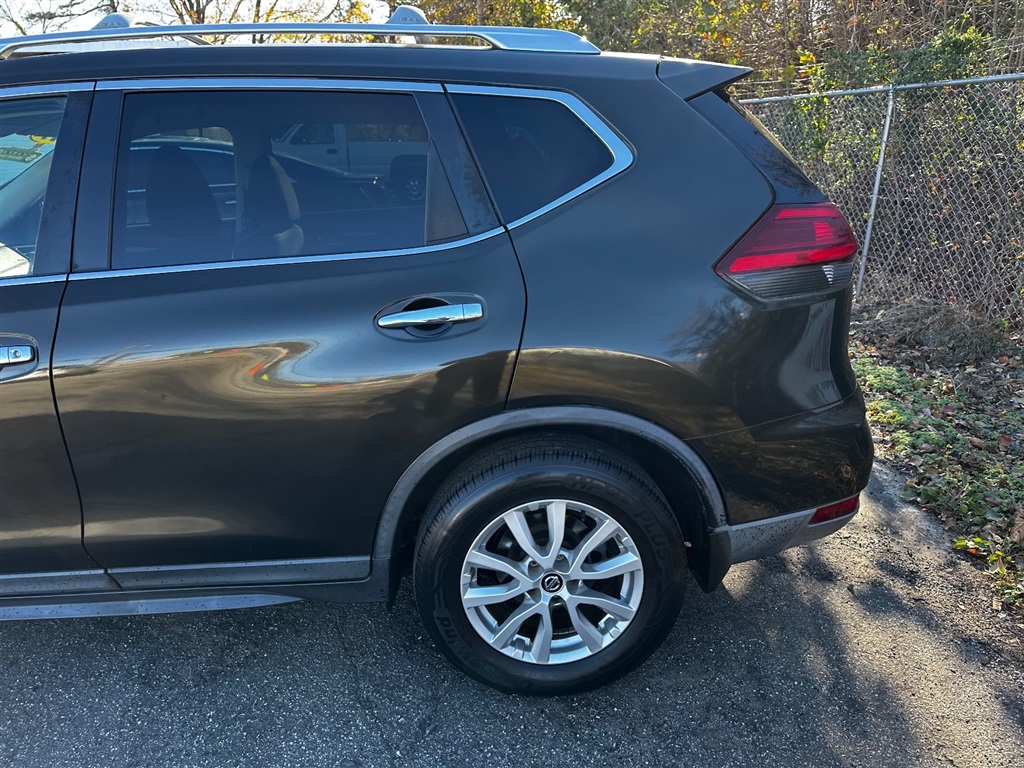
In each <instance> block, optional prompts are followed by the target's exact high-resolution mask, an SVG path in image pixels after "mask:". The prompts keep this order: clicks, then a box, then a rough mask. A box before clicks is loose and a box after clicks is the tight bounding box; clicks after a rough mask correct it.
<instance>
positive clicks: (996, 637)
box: [0, 467, 1024, 768]
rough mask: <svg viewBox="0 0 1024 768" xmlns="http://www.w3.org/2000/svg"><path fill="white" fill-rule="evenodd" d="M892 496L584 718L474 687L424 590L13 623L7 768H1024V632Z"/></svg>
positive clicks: (741, 593) (673, 644) (691, 610)
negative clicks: (451, 657)
mask: <svg viewBox="0 0 1024 768" xmlns="http://www.w3.org/2000/svg"><path fill="white" fill-rule="evenodd" d="M898 487H899V481H898V479H897V478H896V477H894V476H893V475H892V473H891V472H889V471H887V470H886V469H885V468H884V467H881V468H878V469H877V471H876V474H875V477H874V479H873V481H872V484H871V486H870V488H869V492H868V493H867V494H866V496H865V502H864V504H863V505H862V511H861V514H860V515H858V517H857V519H856V520H855V522H854V523H852V524H851V525H849V526H847V528H846V529H844V530H843V531H841V532H840V533H838V534H837V535H835V536H832V537H831V538H830V539H827V540H825V541H823V542H819V543H817V544H815V545H812V546H809V547H804V548H802V549H798V550H791V551H789V552H786V553H784V554H783V555H780V556H777V557H774V558H771V559H769V560H766V561H761V562H758V563H749V564H745V565H742V566H738V567H736V568H734V569H733V571H732V572H731V573H730V574H729V577H728V578H727V579H726V583H725V585H724V587H723V588H721V589H719V590H718V591H717V592H715V593H714V594H711V595H705V594H702V593H701V592H700V591H699V590H698V589H697V588H696V587H692V588H691V591H690V593H689V595H688V598H687V604H686V606H685V607H684V609H683V614H682V616H681V617H680V620H679V623H678V624H677V625H676V629H675V631H674V632H673V634H672V635H671V636H670V638H669V640H668V642H667V643H666V644H665V646H664V647H663V648H662V649H661V650H660V651H659V652H658V653H657V654H656V655H655V656H654V657H653V658H652V659H651V660H650V661H648V662H647V664H646V665H644V666H643V667H642V668H641V669H640V670H638V671H637V672H635V673H633V674H632V675H631V676H629V677H628V678H627V679H625V680H623V681H620V682H618V683H615V684H613V685H611V686H608V687H606V688H604V689H602V690H599V691H596V692H593V693H590V694H587V695H582V696H576V697H571V698H560V699H546V700H540V699H523V698H515V697H510V696H506V695H504V694H500V693H496V692H494V691H491V690H489V689H486V688H483V687H481V686H479V685H477V684H476V683H474V682H472V681H470V680H468V679H466V678H464V677H462V676H461V675H459V674H458V673H457V672H455V671H454V670H453V669H452V668H450V667H449V666H448V665H447V664H446V662H445V661H444V660H443V659H442V658H441V657H440V655H439V654H437V653H436V652H435V651H434V650H433V648H432V647H431V645H430V642H429V640H428V639H427V637H426V636H425V634H424V632H423V631H422V630H421V629H420V624H419V620H418V617H417V616H416V613H415V609H414V606H413V602H412V597H411V594H410V592H409V590H408V588H406V589H403V591H402V593H401V595H400V598H399V601H398V604H397V605H396V606H395V608H394V609H393V610H391V611H388V610H387V609H385V608H384V607H383V606H376V605H369V606H331V605H317V604H310V603H296V604H292V605H285V606H278V607H273V608H262V609H255V610H249V611H226V612H220V613H208V614H186V615H177V616H151V617H124V618H113V619H74V620H65V621H31V622H10V623H5V624H0V664H2V674H0V765H2V766H18V767H19V768H20V767H21V766H45V767H46V768H57V767H58V766H74V767H75V768H86V767H91V766H104V767H105V766H111V767H115V766H116V767H118V768H120V767H122V766H129V767H134V766H259V767H260V768H264V767H266V768H269V767H272V766H302V768H311V767H313V766H331V767H332V768H339V767H341V766H404V765H418V766H461V765H466V766H478V765H481V764H484V763H485V762H487V763H495V764H501V765H510V766H535V765H536V766H540V765H554V766H563V765H565V766H569V765H572V766H588V765H602V766H604V765H607V764H608V763H609V762H613V763H619V764H624V765H630V766H633V765H671V766H725V765H743V766H754V765H758V766H759V765H781V766H787V767H788V766H866V767H867V766H870V768H876V767H878V766H889V765H892V766H933V765H939V766H950V765H953V766H962V767H963V766H986V767H988V766H1014V767H1015V768H1019V766H1021V765H1022V762H1024V758H1022V755H1024V627H1022V626H1021V625H1022V623H1024V617H1021V616H1020V615H1017V616H1009V615H1007V614H1004V613H996V612H994V611H993V610H992V609H991V607H990V598H989V595H988V592H987V590H986V587H985V585H984V583H983V582H982V580H981V577H980V576H979V575H978V574H977V573H976V572H975V571H974V570H973V569H972V568H971V567H970V565H969V564H967V563H965V562H963V561H961V560H959V559H958V558H956V557H953V556H952V555H951V554H950V553H949V551H948V548H947V545H946V543H945V539H944V536H945V534H944V533H943V532H942V531H941V530H940V529H938V528H937V527H936V526H935V524H934V523H933V522H932V521H931V520H930V519H929V518H928V517H927V516H926V515H925V514H924V513H922V512H920V511H918V510H915V509H912V508H906V507H904V506H903V505H902V504H901V503H900V502H899V501H898V494H897V493H896V489H897V488H898Z"/></svg>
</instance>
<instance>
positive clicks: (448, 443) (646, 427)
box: [373, 406, 729, 596]
mask: <svg viewBox="0 0 1024 768" xmlns="http://www.w3.org/2000/svg"><path fill="white" fill-rule="evenodd" d="M559 427H576V428H579V427H584V428H586V427H597V428H603V429H611V430H616V431H619V432H622V433H626V434H628V435H630V436H632V437H639V438H642V439H644V440H647V441H649V442H651V443H654V444H655V445H656V446H658V447H660V448H661V449H663V450H664V451H665V452H666V453H667V454H669V455H671V456H673V457H674V458H675V459H676V460H677V461H678V462H679V464H680V468H681V469H683V470H685V471H687V472H688V473H689V475H690V476H691V478H692V479H693V481H694V482H695V484H696V485H697V486H698V490H699V491H700V493H701V495H702V497H703V499H704V501H705V504H704V510H703V516H704V525H705V530H704V531H702V532H701V533H702V534H703V535H704V536H705V537H707V538H705V539H704V541H703V542H702V548H705V549H706V551H708V554H709V555H710V556H711V558H712V560H714V561H715V562H714V563H708V565H709V566H710V567H708V568H702V569H701V572H697V571H695V572H694V575H695V576H696V578H697V580H698V582H699V583H700V585H701V587H702V588H704V589H706V590H710V589H713V588H714V587H716V586H718V584H719V583H720V582H721V579H722V577H723V576H724V575H725V571H726V570H728V564H729V553H728V552H722V551H720V550H721V543H722V542H718V544H719V546H717V547H714V546H712V547H710V548H709V549H708V544H711V541H709V539H710V538H713V537H712V535H711V534H712V533H713V532H714V531H715V530H716V529H720V528H722V527H723V526H725V525H727V523H728V521H727V518H726V512H725V502H724V500H723V497H722V494H721V491H720V490H719V488H718V484H717V482H716V481H715V479H714V477H713V475H712V474H711V471H710V470H709V469H708V467H707V465H706V464H705V463H704V461H703V460H702V459H701V458H700V456H699V455H698V454H697V452H696V451H694V449H693V448H691V447H690V446H689V445H687V443H686V442H685V441H684V440H682V439H680V438H679V437H677V436H675V435H674V434H672V433H671V432H669V431H668V430H666V429H664V428H663V427H660V426H658V425H657V424H653V423H651V422H650V421H647V420H645V419H641V418H640V417H638V416H633V415H631V414H627V413H623V412H621V411H615V410H611V409H608V408H599V407H594V406H542V407H534V408H522V409H515V410H509V411H504V412H502V413H499V414H496V415H494V416H490V417H487V418H485V419H481V420H480V421H477V422H474V423H472V424H469V425H467V426H465V427H462V428H461V429H458V430H456V431H454V432H452V433H451V434H449V435H447V436H445V437H444V438H442V439H441V440H438V441H437V442H436V443H434V444H433V445H432V446H430V447H429V448H427V450H425V451H424V452H423V453H421V454H420V455H419V456H418V457H417V458H416V460H415V461H413V463H412V464H411V465H410V466H409V467H408V468H407V469H406V470H405V472H404V473H403V474H402V476H401V477H400V478H399V480H398V482H397V483H396V484H395V487H394V488H393V489H392V491H391V494H390V496H389V497H388V500H387V502H386V503H385V505H384V510H383V512H382V514H381V518H380V522H379V523H378V526H377V535H376V537H375V539H374V548H373V564H374V570H377V569H378V568H379V569H381V570H385V571H387V572H388V573H389V574H390V575H389V577H388V581H389V586H390V589H389V592H390V594H391V595H392V596H393V595H394V594H395V592H396V591H397V589H398V581H399V578H398V574H397V564H398V560H399V558H398V548H399V547H401V545H402V541H401V535H402V532H403V529H404V525H405V523H406V522H407V520H408V517H407V516H408V515H409V514H414V512H413V511H411V510H409V509H408V504H409V501H410V498H411V497H412V496H413V494H414V493H415V492H416V490H417V487H418V486H419V484H420V482H422V481H423V480H424V478H426V476H427V475H428V474H429V473H430V471H431V469H433V468H434V467H436V466H437V465H438V464H439V463H441V462H442V461H444V460H445V459H446V458H448V457H451V456H452V455H453V454H455V453H456V452H459V451H462V450H465V449H467V448H469V447H471V446H473V445H474V444H476V443H480V442H482V441H485V440H489V439H493V438H496V437H500V436H502V435H505V434H510V433H513V432H517V431H521V430H524V429H531V428H553V429H557V428H559ZM716 566H717V567H716ZM723 566H724V567H723Z"/></svg>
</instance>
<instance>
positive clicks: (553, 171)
mask: <svg viewBox="0 0 1024 768" xmlns="http://www.w3.org/2000/svg"><path fill="white" fill-rule="evenodd" d="M452 101H453V102H454V104H455V108H456V110H457V111H458V113H459V117H460V118H461V120H462V123H463V125H464V126H465V129H466V133H467V135H468V137H469V142H470V144H471V146H472V147H473V150H474V152H475V153H476V155H477V158H478V159H479V161H480V165H481V167H482V170H483V173H484V176H485V178H486V179H487V181H488V183H489V184H490V187H491V192H492V193H493V195H494V198H495V202H496V203H497V206H498V209H499V211H501V215H502V218H504V220H505V222H506V223H511V222H514V221H516V220H517V219H520V218H522V217H524V216H526V215H528V214H530V213H533V212H534V211H536V210H538V209H540V208H543V207H544V206H545V205H547V204H548V203H551V202H554V201H555V200H557V199H558V198H560V197H562V196H563V195H566V194H568V193H569V192H572V191H573V190H574V189H576V188H578V187H580V186H581V185H583V184H586V183H587V182H588V181H590V180H591V179H593V178H594V177H595V176H597V175H599V174H600V173H602V172H603V171H605V170H607V169H608V168H609V167H610V166H611V164H612V160H613V158H612V154H611V152H610V151H609V150H608V147H607V146H605V144H604V143H603V142H602V141H601V140H600V139H599V138H598V137H597V136H596V135H595V134H594V132H593V131H592V130H590V128H588V127H587V125H586V124H585V123H583V122H582V121H581V120H580V119H579V118H578V117H577V116H576V115H575V113H573V112H572V111H571V110H570V109H568V108H567V107H566V106H565V105H563V104H561V103H560V102H557V101H552V100H550V99H537V98H525V97H519V96H480V95H467V94H454V95H453V96H452Z"/></svg>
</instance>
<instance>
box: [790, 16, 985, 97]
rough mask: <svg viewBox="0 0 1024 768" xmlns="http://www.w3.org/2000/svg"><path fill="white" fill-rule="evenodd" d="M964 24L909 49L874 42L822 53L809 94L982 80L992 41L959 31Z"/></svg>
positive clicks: (975, 31) (812, 72)
mask: <svg viewBox="0 0 1024 768" xmlns="http://www.w3.org/2000/svg"><path fill="white" fill-rule="evenodd" d="M965 22H966V20H965V19H961V20H960V22H959V23H950V24H949V25H948V26H947V27H946V28H945V29H943V30H941V31H940V32H939V33H938V34H936V35H935V36H934V37H933V38H932V39H931V40H928V41H927V42H925V43H923V44H922V45H919V46H915V47H911V48H907V47H894V46H892V45H891V44H889V45H886V44H885V43H884V42H883V41H881V40H879V41H876V42H872V43H871V44H870V45H868V46H867V47H866V48H865V49H863V50H859V51H854V52H843V51H841V50H838V49H833V50H831V51H828V52H826V53H825V54H824V56H823V60H822V62H821V63H820V64H819V65H818V66H816V67H813V68H812V69H811V70H809V72H808V75H809V81H808V86H809V89H810V90H812V91H828V90H836V89H845V88H861V87H865V86H872V85H879V84H889V83H896V84H904V83H926V82H932V81H936V80H953V79H959V78H967V77H980V76H983V75H985V74H987V70H988V64H987V62H988V59H989V58H990V53H991V51H992V48H993V46H994V41H993V40H992V38H991V37H990V36H989V35H987V34H984V33H982V32H980V31H978V29H977V28H976V27H973V26H967V27H966V28H960V25H961V24H963V23H965Z"/></svg>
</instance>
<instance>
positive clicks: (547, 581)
mask: <svg viewBox="0 0 1024 768" xmlns="http://www.w3.org/2000/svg"><path fill="white" fill-rule="evenodd" d="M540 585H541V586H542V587H543V588H544V591H545V592H557V591H558V590H560V589H561V588H562V577H561V576H559V575H558V574H557V573H549V574H548V575H547V576H545V577H544V578H543V579H541V580H540Z"/></svg>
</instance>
